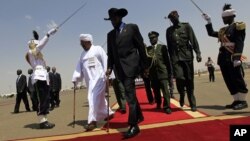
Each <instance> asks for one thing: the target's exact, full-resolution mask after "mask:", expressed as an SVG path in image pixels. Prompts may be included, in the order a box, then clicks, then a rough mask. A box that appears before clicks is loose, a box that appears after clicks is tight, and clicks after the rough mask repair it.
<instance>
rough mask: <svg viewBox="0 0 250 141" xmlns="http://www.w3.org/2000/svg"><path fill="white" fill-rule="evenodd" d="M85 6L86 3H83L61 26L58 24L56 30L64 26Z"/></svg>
mask: <svg viewBox="0 0 250 141" xmlns="http://www.w3.org/2000/svg"><path fill="white" fill-rule="evenodd" d="M86 4H87V2H85V3H84V4H83V5H81V7H79V8H78V9H76V11H74V12H73V13H72V14H71V15H70V16H69V17H68V18H66V19H65V20H64V21H63V22H62V23H61V24H59V26H58V27H57V28H60V27H61V26H62V25H64V24H65V23H66V22H67V21H68V20H69V19H70V18H72V17H73V16H74V15H75V14H76V13H77V12H79V11H80V10H81V9H82V8H83V7H84V6H85V5H86Z"/></svg>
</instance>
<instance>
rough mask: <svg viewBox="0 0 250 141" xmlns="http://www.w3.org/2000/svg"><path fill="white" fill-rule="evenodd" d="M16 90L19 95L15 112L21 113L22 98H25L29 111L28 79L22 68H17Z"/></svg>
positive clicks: (26, 107)
mask: <svg viewBox="0 0 250 141" xmlns="http://www.w3.org/2000/svg"><path fill="white" fill-rule="evenodd" d="M16 92H17V95H16V104H15V109H14V113H19V107H20V103H21V100H23V103H24V105H25V109H26V111H27V112H29V111H30V106H29V101H28V97H27V79H26V76H25V75H23V74H22V70H20V69H18V70H17V80H16Z"/></svg>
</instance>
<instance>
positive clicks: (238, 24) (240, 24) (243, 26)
mask: <svg viewBox="0 0 250 141" xmlns="http://www.w3.org/2000/svg"><path fill="white" fill-rule="evenodd" d="M235 25H236V30H244V29H246V24H245V23H244V22H236V23H235Z"/></svg>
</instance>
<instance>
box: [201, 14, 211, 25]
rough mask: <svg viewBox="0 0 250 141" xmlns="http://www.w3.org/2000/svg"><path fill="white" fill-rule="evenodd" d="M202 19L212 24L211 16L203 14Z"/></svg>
mask: <svg viewBox="0 0 250 141" xmlns="http://www.w3.org/2000/svg"><path fill="white" fill-rule="evenodd" d="M202 17H203V18H204V19H205V20H206V21H207V23H211V17H210V16H209V15H207V14H205V13H203V14H202Z"/></svg>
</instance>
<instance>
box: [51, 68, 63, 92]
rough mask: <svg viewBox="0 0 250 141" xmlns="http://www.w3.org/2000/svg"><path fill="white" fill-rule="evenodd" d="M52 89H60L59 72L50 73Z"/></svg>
mask: <svg viewBox="0 0 250 141" xmlns="http://www.w3.org/2000/svg"><path fill="white" fill-rule="evenodd" d="M52 75H53V76H52V90H53V91H60V90H61V88H62V80H61V75H60V74H59V73H57V72H56V73H52Z"/></svg>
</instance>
